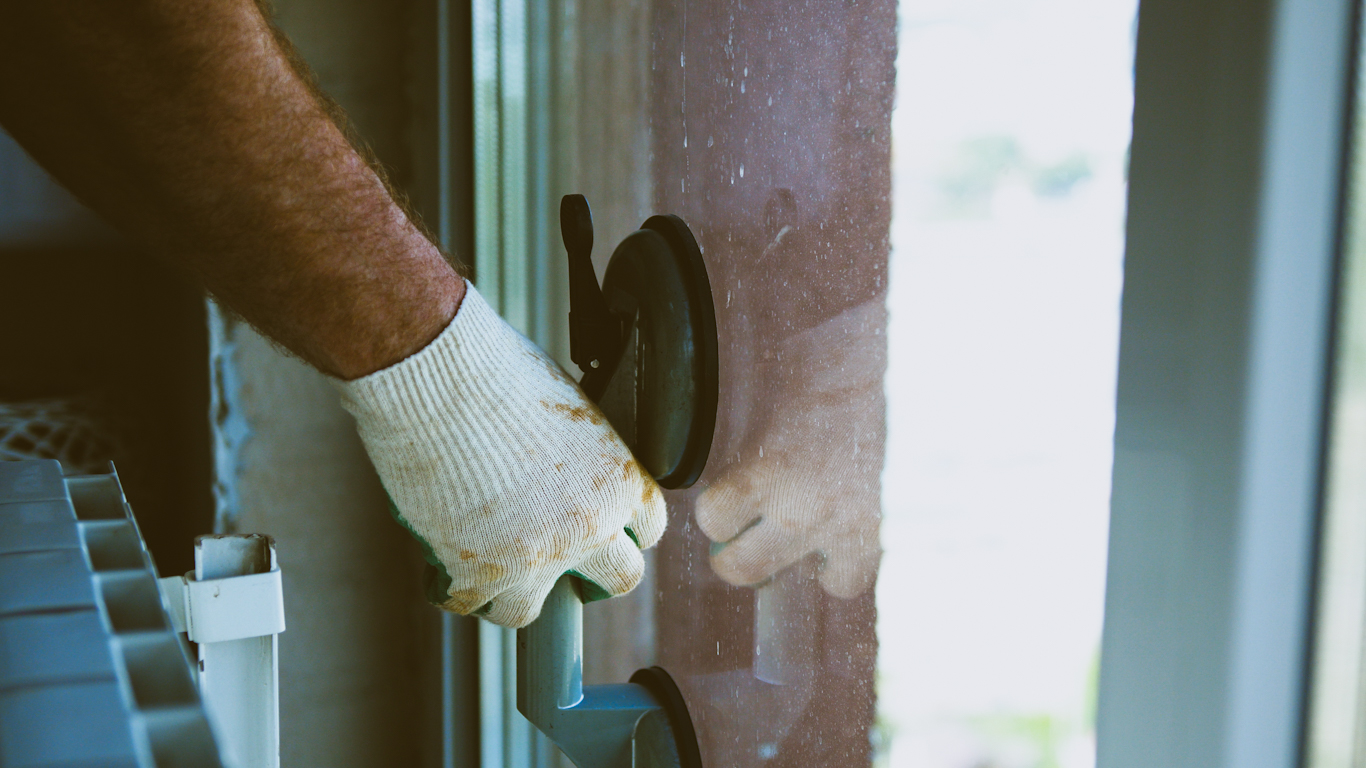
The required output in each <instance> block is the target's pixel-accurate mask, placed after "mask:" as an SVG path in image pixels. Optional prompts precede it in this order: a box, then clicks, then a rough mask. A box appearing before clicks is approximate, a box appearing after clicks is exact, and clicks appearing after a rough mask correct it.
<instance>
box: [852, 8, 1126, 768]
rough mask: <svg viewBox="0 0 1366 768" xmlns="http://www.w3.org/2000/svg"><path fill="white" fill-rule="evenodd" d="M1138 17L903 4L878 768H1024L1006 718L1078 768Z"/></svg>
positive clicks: (1097, 597) (1101, 529)
mask: <svg viewBox="0 0 1366 768" xmlns="http://www.w3.org/2000/svg"><path fill="white" fill-rule="evenodd" d="M1134 13H1135V3H1134V0H905V1H904V2H903V3H902V4H901V9H900V54H899V58H898V62H897V110H896V112H895V113H894V117H893V128H894V148H893V152H894V202H893V210H894V220H893V225H892V244H893V255H892V282H891V289H890V294H889V298H888V303H889V307H890V310H891V312H890V315H891V321H890V323H891V325H890V328H889V339H890V345H891V355H890V365H889V370H888V375H887V392H888V402H889V434H888V454H887V468H888V471H887V472H886V473H885V475H884V520H883V533H882V536H883V545H884V547H885V549H886V552H887V554H886V556H885V557H884V559H883V565H882V571H881V576H880V581H879V624H878V633H879V638H880V641H881V656H880V661H879V664H880V681H879V696H880V710H881V717H882V718H883V720H884V721H885V722H887V723H888V724H889V725H890V726H891V727H892V729H893V731H892V732H893V734H894V739H893V741H892V744H891V745H890V750H889V752H888V757H889V763H890V765H892V766H896V767H897V768H901V767H902V766H906V767H908V768H909V767H910V766H915V768H973V766H976V765H980V764H986V763H985V761H988V760H989V761H991V762H990V763H989V764H991V765H993V766H1000V768H1015V767H1016V766H1019V767H1020V768H1024V767H1025V766H1036V765H1043V764H1044V763H1043V755H1042V754H1040V753H1039V752H1038V750H1037V749H1032V748H1030V747H1029V746H1028V739H1025V740H1024V741H1021V740H1020V739H1018V738H1013V737H1000V738H998V737H997V736H992V735H991V734H990V733H987V732H988V731H990V730H991V729H990V728H986V727H985V726H983V725H982V724H981V723H982V718H983V717H987V716H998V717H999V716H1003V715H1004V716H1031V717H1036V716H1040V715H1051V716H1052V717H1053V718H1055V720H1056V722H1059V723H1068V724H1070V725H1069V726H1067V727H1068V728H1070V729H1071V731H1070V733H1062V732H1058V733H1057V735H1058V738H1059V743H1058V745H1057V748H1058V761H1059V763H1060V764H1061V765H1062V766H1064V768H1073V767H1074V766H1077V767H1079V766H1088V765H1091V764H1093V762H1094V758H1093V756H1092V752H1093V747H1092V746H1091V743H1092V742H1091V741H1090V737H1089V734H1088V733H1087V732H1086V730H1085V727H1084V725H1085V723H1084V713H1085V707H1086V697H1087V695H1088V693H1087V691H1088V677H1089V675H1090V673H1091V670H1092V667H1093V665H1094V663H1095V660H1096V653H1097V649H1098V647H1099V640H1100V629H1101V618H1102V608H1103V594H1104V577H1105V544H1106V526H1107V517H1108V503H1109V490H1110V458H1111V437H1112V431H1113V425H1114V375H1115V357H1116V350H1117V342H1118V330H1119V324H1118V320H1119V292H1120V283H1121V262H1122V251H1123V220H1124V192H1125V188H1124V174H1123V168H1124V158H1125V151H1126V147H1127V145H1128V141H1129V122H1130V113H1131V109H1132V81H1131V77H1132V34H1133V18H1134ZM967 142H976V144H975V145H971V146H976V147H978V149H977V150H976V151H975V152H974V151H973V150H972V149H971V148H970V147H969V148H965V144H966V143H967ZM984 146H985V147H997V148H999V147H1002V146H1004V147H1010V146H1013V147H1014V148H1015V149H1014V150H1013V152H1014V154H1012V155H1010V158H1011V159H1009V160H1007V161H992V160H991V156H990V155H989V153H987V154H984V150H982V149H981V147H984ZM993 162H995V165H993V164H992V163H993ZM1069 163H1070V165H1069ZM1079 163H1080V166H1078V164H1079ZM1077 167H1080V168H1082V169H1083V170H1082V171H1081V172H1079V173H1076V174H1074V176H1081V177H1083V178H1081V180H1080V181H1076V182H1075V183H1074V184H1072V185H1071V186H1070V192H1068V193H1066V194H1054V195H1053V196H1049V195H1047V194H1040V193H1039V192H1038V186H1039V185H1040V184H1041V181H1040V180H1041V179H1045V178H1051V177H1049V176H1048V173H1049V172H1050V171H1051V170H1052V171H1056V169H1058V168H1073V169H1075V168H1077ZM983 168H986V169H988V170H986V171H983V170H982V169H983ZM993 168H994V169H995V170H994V171H993V170H991V169H993ZM983 179H985V181H983ZM1065 186H1066V185H1064V187H1065ZM946 189H947V190H949V192H946ZM954 189H957V190H960V197H959V198H954V197H953V196H952V194H951V193H952V190H954ZM963 189H968V190H969V192H970V193H968V194H967V195H966V197H963V196H962V194H964V193H961V190H963ZM973 190H975V191H973ZM955 200H956V201H957V207H955V204H954V203H955ZM964 200H966V201H967V202H966V203H964ZM946 201H947V202H946ZM997 730H998V731H999V728H998V729H997ZM993 733H994V732H993ZM984 734H986V735H984ZM998 736H999V734H998ZM1012 739H1013V740H1012ZM1022 744H1023V746H1022Z"/></svg>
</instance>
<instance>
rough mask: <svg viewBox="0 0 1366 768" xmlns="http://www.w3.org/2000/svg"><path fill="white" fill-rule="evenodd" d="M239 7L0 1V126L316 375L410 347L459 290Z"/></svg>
mask: <svg viewBox="0 0 1366 768" xmlns="http://www.w3.org/2000/svg"><path fill="white" fill-rule="evenodd" d="M337 117H338V112H337V110H336V109H335V108H334V107H332V106H331V105H330V104H329V103H328V102H327V101H326V100H325V99H324V98H321V97H320V96H319V95H318V94H317V92H316V89H315V88H314V87H313V86H312V83H311V80H310V76H309V75H308V74H307V72H306V70H305V69H304V68H303V67H302V65H300V64H298V63H297V57H296V56H294V55H293V54H292V51H291V50H290V48H289V44H288V42H287V41H285V40H283V38H281V37H280V36H278V35H276V34H275V33H274V31H273V30H272V28H271V26H270V24H269V23H268V21H267V20H266V19H265V17H264V16H263V15H262V13H261V11H260V10H259V9H258V7H257V5H256V4H255V3H254V2H253V0H128V1H127V2H119V3H108V2H96V1H94V0H84V1H82V0H52V1H51V2H39V3H22V2H14V1H13V0H0V124H3V125H4V127H5V129H6V130H8V131H9V132H10V133H11V134H12V135H13V136H14V137H15V138H16V139H17V140H18V141H19V142H20V143H21V144H22V145H23V146H24V148H25V149H26V150H27V151H28V152H29V153H30V154H32V155H33V157H34V158H35V159H36V160H38V162H39V163H41V164H42V165H43V166H44V167H46V168H47V169H48V171H49V172H51V173H52V174H53V175H54V176H55V177H56V178H57V179H58V180H59V181H61V182H62V183H63V184H64V185H66V186H67V187H68V188H69V189H71V190H72V191H73V192H74V193H75V194H76V195H77V196H79V197H80V198H81V199H82V200H83V201H84V202H85V203H86V204H87V205H89V206H90V207H92V208H93V209H94V210H95V211H96V212H98V213H100V214H101V215H102V216H104V217H105V218H106V219H107V220H108V221H110V222H111V223H112V224H113V225H114V226H116V227H118V228H119V229H121V230H122V231H123V232H125V233H126V234H128V235H129V236H130V237H132V238H133V239H135V240H136V241H138V242H140V243H142V244H144V245H145V246H147V247H148V248H150V249H151V250H152V251H153V252H154V253H155V254H156V255H157V256H158V257H160V258H162V259H163V260H165V261H167V262H168V263H171V264H173V265H175V266H177V267H179V268H181V269H183V270H184V271H187V272H189V273H190V274H192V275H194V276H195V277H196V278H197V279H198V280H199V281H200V282H201V283H202V284H203V285H204V286H205V287H206V288H207V289H208V290H209V291H210V292H211V293H213V294H214V295H215V296H216V297H217V298H218V299H219V300H221V301H222V302H223V303H225V304H227V305H228V306H229V307H231V308H232V309H233V310H235V311H236V312H238V313H240V314H241V315H242V316H243V317H245V318H246V319H247V320H248V321H249V322H251V323H252V324H253V325H255V326H256V327H258V328H259V329H261V330H262V331H263V332H264V333H266V334H267V335H268V336H270V337H272V338H273V339H275V340H276V341H277V342H279V343H280V344H282V345H283V346H285V347H286V348H288V349H289V350H291V351H293V352H294V353H295V354H297V355H299V356H300V357H302V358H303V359H304V360H306V361H308V362H309V363H311V364H312V365H314V366H315V367H317V368H318V369H319V370H321V371H323V372H324V373H328V374H331V375H333V376H337V377H339V378H343V379H353V378H357V377H360V376H363V375H365V374H368V373H371V372H373V371H376V370H379V369H381V368H384V367H386V366H389V365H391V364H393V363H395V362H398V361H399V360H402V359H404V358H405V357H407V356H409V355H411V354H412V353H414V352H416V351H417V350H419V349H421V348H422V347H424V346H425V345H426V344H427V343H428V342H430V341H431V340H432V339H433V338H435V337H436V336H437V334H438V333H440V331H441V330H442V329H443V328H444V327H445V326H446V325H447V324H448V323H449V322H450V319H451V318H452V317H453V316H454V314H455V311H456V309H457V308H458V306H459V304H460V301H461V299H462V297H463V295H464V290H465V285H464V281H463V280H462V279H461V278H460V276H459V275H458V274H457V273H456V271H455V270H454V269H453V268H452V267H451V266H450V265H449V264H448V263H447V262H446V260H445V259H444V257H443V256H442V255H441V253H440V252H439V251H438V249H437V248H436V247H435V246H434V245H433V244H432V243H431V241H430V240H429V239H428V238H427V237H426V236H425V235H424V234H423V232H422V231H421V230H420V229H419V228H418V227H417V226H416V225H415V224H414V223H413V222H412V221H411V220H410V219H409V217H408V216H407V215H406V214H405V212H404V211H403V209H402V207H401V206H400V205H399V204H397V203H396V202H395V201H394V197H393V195H392V194H391V193H390V192H389V190H388V189H387V187H386V186H385V183H384V181H383V179H382V178H381V177H380V175H379V174H377V173H376V171H375V170H373V169H372V168H371V166H370V164H368V163H367V162H366V160H365V158H364V157H363V156H362V155H361V154H360V153H359V152H358V151H357V150H356V149H355V148H354V147H353V146H352V145H351V143H350V142H349V141H348V140H347V137H346V135H345V133H344V131H343V130H342V128H340V127H339V122H340V120H338V119H336V118H337Z"/></svg>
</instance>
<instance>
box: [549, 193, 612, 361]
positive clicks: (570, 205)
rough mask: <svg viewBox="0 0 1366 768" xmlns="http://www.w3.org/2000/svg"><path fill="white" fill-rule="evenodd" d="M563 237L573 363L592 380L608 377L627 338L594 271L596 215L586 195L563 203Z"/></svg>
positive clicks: (563, 200) (562, 201) (568, 196)
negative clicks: (594, 219)
mask: <svg viewBox="0 0 1366 768" xmlns="http://www.w3.org/2000/svg"><path fill="white" fill-rule="evenodd" d="M560 235H561V237H563V238H564V249H565V251H566V252H568V254H569V359H570V360H573V361H574V364H575V365H577V366H579V368H580V369H582V370H583V372H584V373H585V374H587V375H588V376H589V377H592V378H598V377H605V376H608V375H610V371H611V369H612V368H613V367H614V366H615V365H616V362H617V359H618V358H619V357H620V356H621V347H622V344H623V342H624V340H625V339H624V337H625V334H624V332H623V329H622V322H621V319H620V318H618V317H616V316H615V315H613V314H612V313H611V311H610V310H608V308H607V301H606V300H605V299H604V298H603V296H602V289H601V288H599V287H598V276H597V274H596V273H595V272H594V271H593V214H592V212H591V211H590V210H589V208H588V201H587V200H586V199H584V196H583V195H565V196H564V197H563V198H562V199H561V200H560Z"/></svg>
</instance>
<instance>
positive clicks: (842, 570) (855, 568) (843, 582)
mask: <svg viewBox="0 0 1366 768" xmlns="http://www.w3.org/2000/svg"><path fill="white" fill-rule="evenodd" d="M881 554H882V550H881V548H880V547H879V546H877V544H873V545H872V546H870V547H869V546H859V545H857V544H854V545H852V546H850V545H840V546H837V547H833V548H831V549H829V550H827V551H826V552H825V564H824V565H822V566H821V571H820V574H819V575H818V576H817V579H818V580H819V581H820V583H821V587H822V588H824V589H825V591H826V593H827V594H830V595H832V596H834V597H839V598H843V599H845V600H848V599H849V598H852V597H858V596H859V595H861V594H863V593H864V591H866V590H867V589H868V588H869V587H871V586H872V585H873V577H874V576H875V575H876V574H877V567H878V562H879V560H880V559H881Z"/></svg>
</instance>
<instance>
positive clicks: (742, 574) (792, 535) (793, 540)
mask: <svg viewBox="0 0 1366 768" xmlns="http://www.w3.org/2000/svg"><path fill="white" fill-rule="evenodd" d="M805 538H806V537H805V536H804V535H802V533H801V532H800V531H792V530H789V529H788V528H787V527H786V526H784V525H782V524H781V523H779V522H777V521H776V520H772V519H764V520H763V521H761V522H760V523H759V524H758V525H756V526H754V527H753V528H751V529H749V530H748V531H745V532H744V533H743V534H741V535H740V536H739V537H738V538H736V539H735V540H734V541H731V542H729V543H728V544H726V546H725V547H724V548H723V549H721V551H720V552H717V553H716V554H714V555H712V558H711V567H712V570H714V571H716V575H717V576H720V577H721V578H722V579H725V580H726V581H728V582H730V583H731V584H734V585H736V586H742V587H743V586H753V585H755V584H759V583H761V582H763V581H765V580H766V579H769V578H770V577H772V576H773V575H774V574H776V573H778V572H779V571H781V570H782V569H784V568H786V567H787V566H789V565H792V564H793V563H795V562H797V561H798V560H800V559H802V557H803V556H804V555H806V553H807V552H809V551H810V546H809V545H808V544H807V542H806V541H805Z"/></svg>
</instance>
